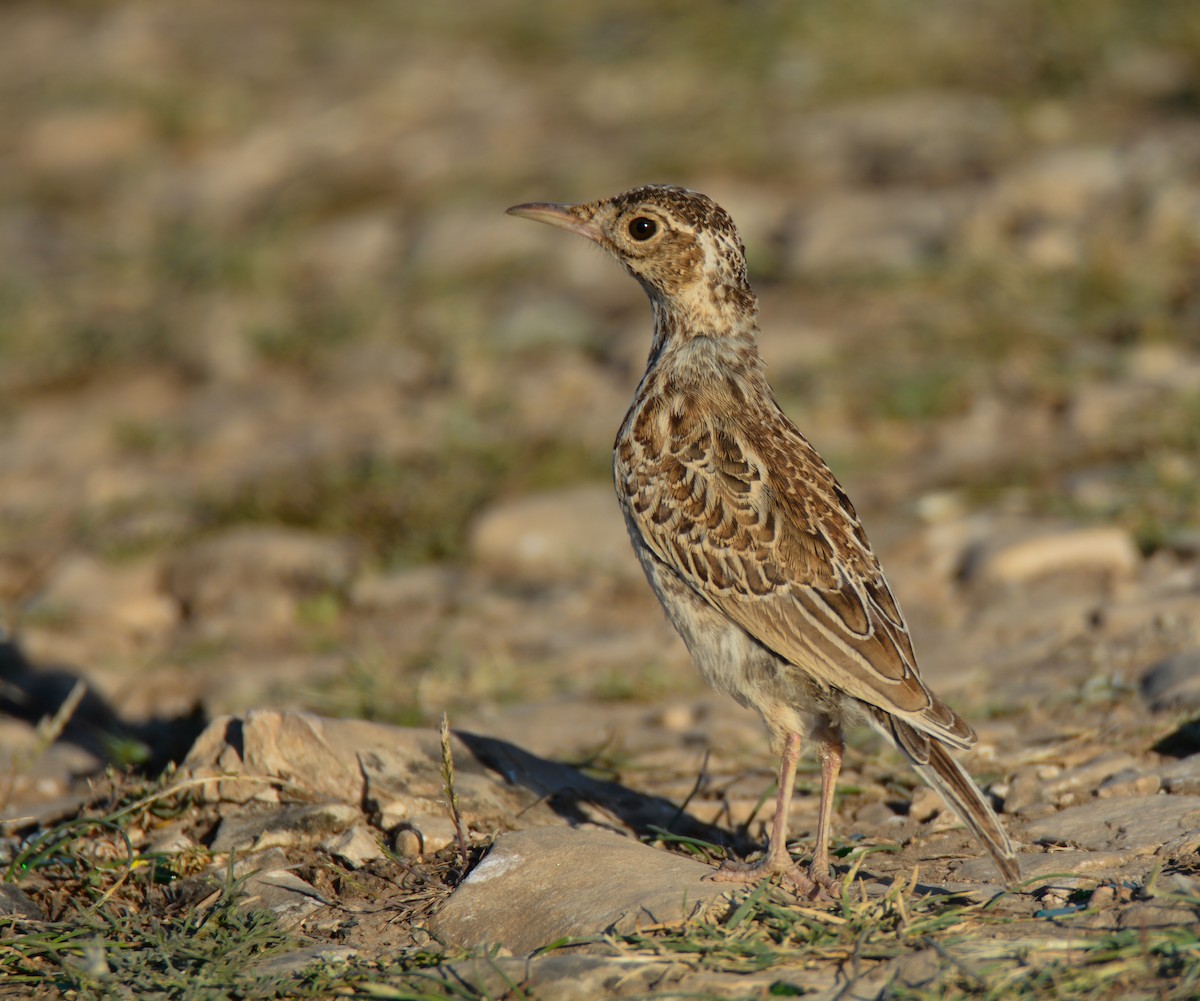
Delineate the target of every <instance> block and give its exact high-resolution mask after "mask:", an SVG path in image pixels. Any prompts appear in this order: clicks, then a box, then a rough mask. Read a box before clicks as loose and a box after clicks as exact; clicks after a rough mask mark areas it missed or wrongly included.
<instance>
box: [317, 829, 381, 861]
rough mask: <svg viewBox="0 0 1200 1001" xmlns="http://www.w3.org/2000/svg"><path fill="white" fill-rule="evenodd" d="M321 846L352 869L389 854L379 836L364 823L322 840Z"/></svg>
mask: <svg viewBox="0 0 1200 1001" xmlns="http://www.w3.org/2000/svg"><path fill="white" fill-rule="evenodd" d="M321 848H322V849H324V850H325V851H327V852H329V854H330V855H332V856H333V857H334V858H336V859H337V860H338V861H339V862H342V863H343V864H345V865H348V866H349V867H350V868H351V869H360V868H362V867H363V866H364V865H366V863H368V862H373V861H375V860H376V859H381V858H386V857H387V855H386V853H385V852H384V850H383V848H382V847H381V846H380V844H379V837H378V835H376V834H375V832H374V831H372V830H371V828H369V827H367V826H366V825H364V824H355V825H354V826H353V827H351V828H350V829H349V830H346V831H342V832H341V833H340V834H336V835H334V836H333V837H330V838H326V839H325V840H324V841H322V842H321Z"/></svg>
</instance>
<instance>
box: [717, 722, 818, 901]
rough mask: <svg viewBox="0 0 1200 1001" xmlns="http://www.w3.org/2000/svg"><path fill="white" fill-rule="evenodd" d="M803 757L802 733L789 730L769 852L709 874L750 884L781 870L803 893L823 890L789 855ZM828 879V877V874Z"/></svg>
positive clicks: (781, 763) (780, 764)
mask: <svg viewBox="0 0 1200 1001" xmlns="http://www.w3.org/2000/svg"><path fill="white" fill-rule="evenodd" d="M799 760H800V734H798V733H789V734H788V735H787V738H786V739H785V740H784V744H783V751H782V753H781V754H780V756H779V790H778V792H777V793H776V796H775V817H774V819H773V820H772V821H771V840H770V841H769V842H768V844H767V853H766V854H765V855H764V856H763V857H762V858H761V859H759V861H757V862H754V863H749V862H735V861H732V860H730V861H726V862H724V863H722V865H721V868H720V869H718V870H717V871H716V872H714V873H712V875H711V876H710V877H709V878H711V879H715V880H722V881H729V882H739V883H751V882H756V881H757V880H760V879H764V878H766V877H769V876H773V875H775V874H776V873H782V874H783V875H784V876H785V877H786V878H787V879H788V880H789V881H790V882H792V883H795V884H796V886H797V888H798V889H799V890H800V892H801V893H802V894H805V895H815V894H819V893H820V892H822V889H823V884H822V883H821V882H814V881H813V880H812V879H810V878H809V877H808V876H807V875H806V874H805V873H804V872H803V871H802V870H801V869H800V867H799V866H797V865H796V863H795V862H793V861H792V856H791V855H789V854H788V849H787V827H788V811H789V809H790V808H791V805H792V787H793V786H794V784H795V781H796V763H797V762H798V761H799ZM826 881H828V877H826Z"/></svg>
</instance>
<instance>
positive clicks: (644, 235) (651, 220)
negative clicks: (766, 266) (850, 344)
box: [508, 184, 754, 311]
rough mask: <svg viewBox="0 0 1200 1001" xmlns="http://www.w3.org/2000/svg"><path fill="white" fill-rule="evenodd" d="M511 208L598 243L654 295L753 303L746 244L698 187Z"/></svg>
mask: <svg viewBox="0 0 1200 1001" xmlns="http://www.w3.org/2000/svg"><path fill="white" fill-rule="evenodd" d="M508 212H509V214H510V215H516V216H523V217H525V218H526V219H536V220H537V221H539V222H547V223H550V225H552V226H558V227H560V228H562V229H567V230H570V231H571V232H573V233H578V234H579V235H580V236H586V237H587V238H588V239H589V240H592V241H594V242H595V243H598V244H599V245H600V246H601V247H603V248H604V249H605V250H607V251H608V252H609V253H610V254H612V255H613V256H614V257H615V258H617V260H619V261H620V262H621V263H622V264H623V265H625V268H626V269H627V270H628V271H629V273H630V274H632V275H633V276H634V277H635V278H636V279H637V280H638V281H639V282H641V283H642V286H643V287H644V288H645V289H646V292H647V293H648V294H649V296H650V298H651V300H654V301H661V302H665V303H668V304H671V305H674V306H676V307H688V306H690V307H693V308H694V307H696V306H700V305H703V304H705V303H708V304H711V305H715V306H717V307H718V308H721V307H725V308H728V307H733V308H734V309H746V310H748V311H753V309H754V299H753V295H752V294H751V292H750V285H749V283H748V281H747V279H746V255H745V248H744V247H743V246H742V241H741V239H740V238H739V237H738V234H737V230H736V229H735V228H734V225H733V220H732V219H730V218H729V214H728V213H727V212H726V211H725V210H724V209H723V208H721V206H720V205H718V204H717V203H716V202H714V201H713V200H712V199H711V198H709V197H708V196H707V195H702V194H700V193H699V192H697V191H689V190H688V189H686V188H679V187H675V186H673V185H667V184H648V185H645V186H643V187H640V188H634V189H632V190H631V191H626V192H624V193H623V194H620V195H616V196H614V197H612V198H602V199H600V200H599V201H595V202H585V203H583V204H580V205H559V204H554V203H550V202H533V203H530V204H527V205H514V206H513V207H512V208H510V209H509V210H508Z"/></svg>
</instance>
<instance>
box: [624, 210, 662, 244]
mask: <svg viewBox="0 0 1200 1001" xmlns="http://www.w3.org/2000/svg"><path fill="white" fill-rule="evenodd" d="M657 232H658V223H656V222H655V221H654V220H653V219H647V218H646V217H645V216H644V215H640V216H638V217H637V218H636V219H634V220H633V221H632V222H630V224H629V235H630V236H632V237H633V238H634V239H635V240H649V239H650V237H652V236H653V235H654V234H655V233H657Z"/></svg>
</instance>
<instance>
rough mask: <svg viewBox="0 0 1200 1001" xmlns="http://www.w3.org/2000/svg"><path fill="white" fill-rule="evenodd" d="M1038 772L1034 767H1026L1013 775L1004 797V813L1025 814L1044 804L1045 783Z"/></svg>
mask: <svg viewBox="0 0 1200 1001" xmlns="http://www.w3.org/2000/svg"><path fill="white" fill-rule="evenodd" d="M1039 772H1040V769H1038V768H1037V767H1036V766H1034V765H1027V766H1026V767H1024V768H1022V769H1020V770H1019V771H1018V772H1017V773H1016V774H1015V775H1013V777H1012V781H1011V782H1009V784H1008V792H1007V793H1006V794H1005V796H1004V812H1005V813H1026V812H1027V811H1028V810H1029V809H1030V808H1031V807H1035V806H1040V805H1042V804H1044V803H1045V802H1046V781H1045V779H1043V778H1042V777H1041V775H1040V774H1039Z"/></svg>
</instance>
